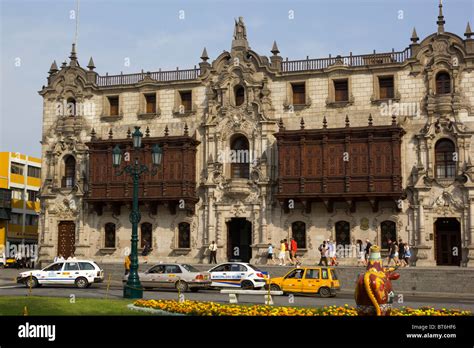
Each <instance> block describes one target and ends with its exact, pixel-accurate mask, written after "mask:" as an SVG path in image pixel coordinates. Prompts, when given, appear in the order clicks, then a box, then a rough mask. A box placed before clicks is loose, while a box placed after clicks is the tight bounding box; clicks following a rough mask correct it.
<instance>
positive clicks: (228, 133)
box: [40, 6, 474, 267]
mask: <svg viewBox="0 0 474 348" xmlns="http://www.w3.org/2000/svg"><path fill="white" fill-rule="evenodd" d="M439 12H440V13H439V17H438V21H437V24H438V29H437V32H435V33H433V34H432V35H429V36H428V37H426V38H424V39H423V40H421V41H420V39H419V38H418V37H417V34H416V31H415V30H414V31H413V34H412V37H411V44H410V45H409V47H407V48H406V49H405V50H404V51H400V52H395V51H392V52H388V53H375V52H374V53H372V54H367V55H362V56H355V55H352V54H351V55H349V56H345V57H342V56H337V57H331V56H330V57H328V58H321V59H305V60H300V61H291V60H288V59H286V60H284V59H283V58H282V57H281V56H280V55H279V53H280V52H279V49H278V47H277V45H276V43H274V44H273V47H272V50H271V53H272V55H271V56H270V57H269V58H268V57H266V56H262V55H259V54H258V53H257V52H255V51H253V50H252V49H251V48H250V47H249V41H248V38H247V32H246V27H245V25H244V22H243V20H242V18H239V20H237V21H236V22H235V26H234V35H233V40H232V44H231V50H230V51H224V52H223V53H222V54H220V55H219V56H218V57H216V58H215V60H213V61H212V62H211V61H210V59H209V57H208V55H207V52H206V50H205V49H204V51H203V53H202V57H201V62H200V63H199V68H194V69H189V70H176V71H169V72H166V71H158V72H143V71H142V72H141V73H137V74H131V75H115V76H111V75H105V76H100V75H98V74H97V73H96V72H95V71H94V69H95V66H94V62H93V60H92V58H91V59H90V61H89V64H88V66H87V69H85V68H82V67H81V66H80V65H79V62H78V58H77V55H76V52H75V48H74V46H73V50H72V52H71V56H70V62H69V63H66V62H64V63H63V64H62V65H61V67H60V68H58V67H57V66H56V63H55V62H54V63H53V64H52V66H51V69H50V71H49V77H48V84H47V85H46V86H43V89H42V90H41V91H40V95H41V96H42V97H43V98H44V112H43V138H42V155H43V156H42V161H43V163H42V167H43V168H44V170H43V171H42V176H43V177H42V180H43V187H42V191H41V192H42V194H41V202H42V205H41V206H42V221H41V224H40V231H41V232H40V258H41V259H42V260H45V261H46V260H50V259H52V258H53V257H54V256H55V255H57V254H58V253H63V254H64V253H65V254H70V253H72V252H74V253H75V255H76V256H83V257H88V258H93V259H95V260H97V261H99V262H122V260H123V255H124V252H126V251H127V248H129V247H130V234H131V224H130V222H129V217H128V213H129V211H128V209H127V208H129V207H130V206H129V205H127V204H124V205H123V207H122V209H118V210H117V209H116V206H115V205H114V204H111V203H110V202H109V201H107V197H104V202H103V204H102V205H101V207H100V209H99V210H98V209H95V208H94V205H93V204H92V203H91V202H90V201H89V200H88V195H89V187H90V185H91V184H92V183H91V182H90V180H89V178H90V171H91V163H90V161H89V148H88V145H87V144H88V143H89V142H90V141H91V134H92V137H94V138H97V139H102V140H107V139H125V138H126V136H127V131H128V130H129V129H132V130H133V127H134V126H140V127H141V130H142V131H143V132H144V131H145V129H147V134H149V135H150V136H151V137H158V138H160V137H163V136H165V133H166V134H167V135H168V136H178V135H179V136H181V135H183V134H189V135H190V136H192V137H193V138H194V139H195V140H197V141H199V145H198V146H197V148H196V150H197V151H196V158H195V167H196V168H195V175H196V196H197V198H198V200H197V203H196V204H195V205H194V207H193V208H192V209H180V207H179V206H178V207H177V209H175V208H176V207H170V205H171V203H164V204H157V205H156V206H154V208H153V207H152V208H150V205H149V204H144V205H142V206H141V213H142V220H141V222H140V223H141V225H140V227H141V228H140V236H139V237H140V238H141V239H142V240H143V239H144V238H145V239H148V240H149V241H150V242H151V247H152V253H151V255H150V259H151V260H152V261H159V260H163V261H165V260H166V261H175V260H178V261H182V262H195V263H201V262H204V263H206V262H207V249H208V246H209V243H210V242H211V241H216V242H217V245H218V254H217V259H218V260H220V261H223V260H228V259H232V258H234V259H242V260H245V261H247V260H250V261H251V262H261V261H263V260H264V259H265V257H266V250H267V245H268V243H272V244H273V245H275V246H278V245H279V242H280V240H281V239H283V238H290V237H292V236H295V238H296V239H297V240H298V242H299V244H300V251H299V253H300V255H301V257H302V258H303V260H304V262H315V261H316V260H318V259H319V253H318V251H317V248H318V246H319V245H320V244H321V242H322V241H323V240H324V239H328V238H332V239H334V240H336V241H344V244H349V245H354V244H355V243H356V240H358V239H361V240H363V241H365V240H366V239H369V240H370V241H371V242H372V243H377V244H381V245H382V246H384V245H385V243H386V240H387V239H388V238H389V237H390V238H392V239H393V238H397V239H398V238H402V239H403V240H404V241H408V242H409V243H410V245H412V251H413V252H414V257H413V261H414V264H415V265H417V266H430V265H436V264H439V265H448V264H450V265H460V266H468V267H473V266H474V182H473V180H474V167H473V166H474V165H473V164H472V158H471V157H472V155H473V151H474V149H472V148H471V137H472V135H473V134H474V110H473V105H474V40H473V38H472V36H473V35H474V34H473V33H472V31H471V29H470V27H469V24H468V26H467V28H466V33H465V34H464V36H465V38H461V37H460V36H458V35H456V34H453V33H449V32H446V31H445V30H444V16H443V13H442V7H441V6H440V9H439ZM71 105H72V106H73V108H72V109H74V112H72V114H73V116H71V112H69V111H70V109H71V108H69V106H71ZM369 124H370V125H374V126H384V125H392V124H396V125H397V126H398V127H401V128H402V129H403V132H404V135H403V137H402V138H401V145H400V154H401V158H400V163H401V168H400V171H401V179H400V180H401V181H400V184H401V187H402V189H403V194H401V195H400V197H399V199H381V200H378V201H376V202H375V200H371V199H368V200H364V199H360V200H359V199H355V200H352V199H350V200H344V199H343V200H335V201H334V202H333V203H331V209H328V207H327V204H326V203H327V202H326V201H325V200H321V201H318V200H317V197H315V198H316V200H314V201H310V203H309V205H310V209H308V207H307V206H305V204H304V202H303V203H302V202H301V200H298V199H297V198H298V197H297V196H298V193H297V192H295V198H296V199H295V201H294V202H293V201H291V202H289V201H288V200H284V201H282V200H279V199H277V198H278V182H279V181H278V180H279V173H280V172H279V166H280V165H281V164H280V163H279V161H278V159H279V156H278V146H277V141H276V137H275V134H276V133H277V132H279V129H281V127H284V129H287V130H292V129H294V130H296V129H302V128H303V129H306V130H311V129H312V130H318V129H319V130H321V129H323V125H324V128H326V127H327V128H328V129H330V128H338V127H341V128H344V127H367V126H368V125H369ZM185 127H186V129H185ZM232 150H234V152H232ZM239 150H245V151H247V152H246V153H247V154H248V156H249V158H248V161H247V160H246V161H243V162H245V163H246V164H242V163H240V161H235V159H234V160H232V159H230V160H229V157H232V156H233V155H235V153H239ZM242 153H244V152H242ZM228 155H229V156H228ZM362 155H363V154H362ZM451 155H452V157H450V156H451ZM343 160H344V159H342V158H341V161H343ZM347 161H348V162H349V163H350V161H351V159H350V158H349V159H347ZM371 161H372V162H371V164H370V165H373V166H376V165H377V163H376V162H377V159H372V160H371ZM236 162H238V163H236ZM102 166H104V168H105V166H108V167H109V168H108V169H107V168H105V169H103V170H106V171H107V170H112V168H111V165H110V163H103V164H102ZM340 197H344V192H341V195H340ZM361 198H364V197H362V195H361ZM289 203H292V205H291V206H285V205H286V204H289ZM293 203H294V204H293ZM306 205H307V204H306ZM124 207H125V208H124ZM144 224H145V225H144ZM236 246H237V248H236ZM453 255H454V256H453ZM346 256H347V257H345V258H340V260H341V261H342V262H343V263H354V262H356V257H355V256H356V255H353V254H350V255H346Z"/></svg>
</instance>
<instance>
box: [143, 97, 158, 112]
mask: <svg viewBox="0 0 474 348" xmlns="http://www.w3.org/2000/svg"><path fill="white" fill-rule="evenodd" d="M145 100H146V113H147V114H154V113H156V94H145Z"/></svg>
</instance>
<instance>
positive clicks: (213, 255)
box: [209, 241, 217, 263]
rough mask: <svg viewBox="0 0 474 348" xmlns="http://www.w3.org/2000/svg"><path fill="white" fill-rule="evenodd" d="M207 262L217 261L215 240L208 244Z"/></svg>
mask: <svg viewBox="0 0 474 348" xmlns="http://www.w3.org/2000/svg"><path fill="white" fill-rule="evenodd" d="M209 251H210V253H209V263H217V244H216V242H215V241H212V242H211V245H209Z"/></svg>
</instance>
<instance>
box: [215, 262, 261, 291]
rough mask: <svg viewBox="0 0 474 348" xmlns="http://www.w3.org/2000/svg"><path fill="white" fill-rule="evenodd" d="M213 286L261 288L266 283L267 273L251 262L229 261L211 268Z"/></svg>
mask: <svg viewBox="0 0 474 348" xmlns="http://www.w3.org/2000/svg"><path fill="white" fill-rule="evenodd" d="M208 272H209V273H211V286H214V287H219V288H222V287H234V288H235V287H240V288H242V289H259V288H263V287H264V286H265V284H266V279H267V273H266V272H262V271H260V270H259V269H258V268H257V267H255V266H253V265H251V264H250V263H244V262H227V263H222V264H220V265H217V266H216V267H214V268H211V269H210V270H209V271H208Z"/></svg>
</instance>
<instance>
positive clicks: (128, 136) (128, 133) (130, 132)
mask: <svg viewBox="0 0 474 348" xmlns="http://www.w3.org/2000/svg"><path fill="white" fill-rule="evenodd" d="M131 137H132V131H131V130H130V128H128V130H127V139H130V138H131Z"/></svg>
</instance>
